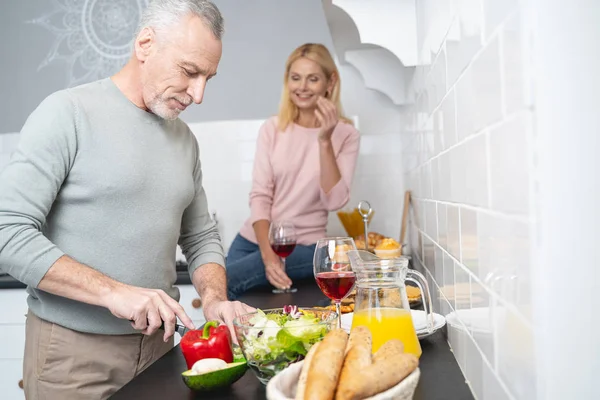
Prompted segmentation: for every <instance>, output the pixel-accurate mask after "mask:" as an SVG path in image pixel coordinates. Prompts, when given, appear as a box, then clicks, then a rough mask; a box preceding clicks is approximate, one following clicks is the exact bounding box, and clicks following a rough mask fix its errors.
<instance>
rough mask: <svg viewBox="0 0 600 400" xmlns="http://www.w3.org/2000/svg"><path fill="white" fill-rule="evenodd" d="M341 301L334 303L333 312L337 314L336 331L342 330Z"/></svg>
mask: <svg viewBox="0 0 600 400" xmlns="http://www.w3.org/2000/svg"><path fill="white" fill-rule="evenodd" d="M341 303H342V302H341V301H339V300H338V301H336V302H335V312H336V313H337V315H338V317H337V327H338V329H341V328H342V310H341V308H342V307H341Z"/></svg>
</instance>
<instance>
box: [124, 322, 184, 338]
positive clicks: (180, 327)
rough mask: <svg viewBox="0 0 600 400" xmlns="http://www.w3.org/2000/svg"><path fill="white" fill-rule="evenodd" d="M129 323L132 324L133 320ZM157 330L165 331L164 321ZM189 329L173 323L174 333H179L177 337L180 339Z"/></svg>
mask: <svg viewBox="0 0 600 400" xmlns="http://www.w3.org/2000/svg"><path fill="white" fill-rule="evenodd" d="M129 321H131V322H133V320H129ZM158 329H162V330H163V331H164V330H165V321H163V322H162V324H160V328H158ZM189 330H191V329H189V328H186V327H185V326H183V325H180V324H178V323H177V322H176V323H175V332H177V333H179V335H181V337H183V335H185V334H186V333H187V331H189Z"/></svg>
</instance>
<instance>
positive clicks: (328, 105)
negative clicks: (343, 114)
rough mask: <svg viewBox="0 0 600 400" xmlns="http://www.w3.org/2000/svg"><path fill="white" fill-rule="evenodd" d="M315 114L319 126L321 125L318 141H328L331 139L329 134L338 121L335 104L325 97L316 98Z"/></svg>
mask: <svg viewBox="0 0 600 400" xmlns="http://www.w3.org/2000/svg"><path fill="white" fill-rule="evenodd" d="M315 116H316V117H317V119H318V120H319V126H320V127H321V130H320V132H319V141H322V142H325V141H329V140H330V139H331V134H332V133H333V130H334V129H335V126H336V125H337V123H338V121H339V118H338V113H337V108H336V106H335V104H333V103H332V102H331V101H329V100H328V99H326V98H325V97H319V99H318V100H317V108H316V109H315Z"/></svg>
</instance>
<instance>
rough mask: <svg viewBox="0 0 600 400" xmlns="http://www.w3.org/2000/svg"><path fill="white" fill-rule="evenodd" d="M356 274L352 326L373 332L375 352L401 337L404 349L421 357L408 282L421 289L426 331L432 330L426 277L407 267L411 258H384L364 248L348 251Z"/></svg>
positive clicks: (429, 297) (431, 315)
mask: <svg viewBox="0 0 600 400" xmlns="http://www.w3.org/2000/svg"><path fill="white" fill-rule="evenodd" d="M347 254H348V258H349V259H350V263H351V264H352V270H353V271H354V273H355V274H356V280H357V284H356V297H355V305H354V316H353V317H352V327H353V328H354V327H355V326H359V325H364V326H366V327H368V328H369V330H370V331H371V336H372V338H373V353H375V352H376V351H377V350H378V349H379V347H381V345H383V344H384V343H385V342H387V341H388V340H389V339H400V340H401V341H402V343H403V344H404V351H405V352H407V353H412V354H414V355H415V356H417V357H420V356H421V345H420V344H419V339H418V338H417V333H416V331H415V328H414V324H413V321H412V317H411V313H410V306H409V303H408V297H407V296H406V286H405V284H404V282H405V281H409V282H413V283H415V284H416V285H417V287H418V288H419V289H420V290H421V298H422V300H423V308H424V311H425V313H426V317H427V330H428V331H429V332H431V330H432V329H433V314H432V308H431V296H430V293H429V286H428V285H427V280H426V279H425V277H424V276H423V275H422V274H420V273H419V272H417V271H414V270H411V269H409V268H408V258H406V257H399V258H394V259H381V258H379V257H377V256H376V255H374V254H372V253H370V252H368V251H364V250H350V251H348V252H347Z"/></svg>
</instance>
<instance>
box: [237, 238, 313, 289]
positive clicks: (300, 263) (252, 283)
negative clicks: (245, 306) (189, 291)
mask: <svg viewBox="0 0 600 400" xmlns="http://www.w3.org/2000/svg"><path fill="white" fill-rule="evenodd" d="M314 252H315V245H314V244H313V245H310V246H302V245H296V248H295V249H294V251H293V252H292V254H290V255H289V256H288V257H287V258H286V259H285V272H286V274H287V275H288V276H289V277H290V279H291V280H292V282H294V281H297V280H302V279H306V278H309V277H312V276H313V255H314ZM226 266H227V293H228V296H229V299H230V300H235V299H236V298H237V297H238V296H240V295H241V294H242V293H244V292H246V291H248V290H250V289H253V288H256V287H260V286H272V285H271V284H270V283H269V281H268V280H267V276H266V275H265V264H264V263H263V260H262V257H261V255H260V249H259V248H258V245H257V244H254V243H252V242H251V241H249V240H247V239H245V238H243V237H242V236H240V235H239V234H238V235H237V236H236V237H235V239H234V240H233V243H231V247H230V248H229V253H228V254H227V261H226Z"/></svg>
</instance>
